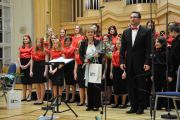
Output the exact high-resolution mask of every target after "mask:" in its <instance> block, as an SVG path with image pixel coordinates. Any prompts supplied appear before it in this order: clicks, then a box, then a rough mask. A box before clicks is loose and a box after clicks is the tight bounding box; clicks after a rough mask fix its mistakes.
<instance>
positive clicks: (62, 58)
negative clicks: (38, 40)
mask: <svg viewBox="0 0 180 120" xmlns="http://www.w3.org/2000/svg"><path fill="white" fill-rule="evenodd" d="M73 60H74V59H66V58H64V57H59V58H57V59H52V60H50V61H49V62H63V63H65V64H67V63H69V62H71V61H73Z"/></svg>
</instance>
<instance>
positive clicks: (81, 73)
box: [77, 65, 86, 88]
mask: <svg viewBox="0 0 180 120" xmlns="http://www.w3.org/2000/svg"><path fill="white" fill-rule="evenodd" d="M84 74H85V67H83V68H82V65H78V67H77V82H78V85H79V88H86V86H85V79H84Z"/></svg>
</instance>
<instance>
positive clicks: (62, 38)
mask: <svg viewBox="0 0 180 120" xmlns="http://www.w3.org/2000/svg"><path fill="white" fill-rule="evenodd" d="M64 39H65V37H61V38H60V39H59V41H60V42H61V47H62V48H64Z"/></svg>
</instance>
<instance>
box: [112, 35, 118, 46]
mask: <svg viewBox="0 0 180 120" xmlns="http://www.w3.org/2000/svg"><path fill="white" fill-rule="evenodd" d="M117 39H118V36H113V35H112V44H113V45H114V46H116V41H117Z"/></svg>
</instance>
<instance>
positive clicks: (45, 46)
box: [44, 41, 49, 49]
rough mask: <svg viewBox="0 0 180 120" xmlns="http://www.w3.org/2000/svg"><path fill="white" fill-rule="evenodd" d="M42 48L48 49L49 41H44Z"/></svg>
mask: <svg viewBox="0 0 180 120" xmlns="http://www.w3.org/2000/svg"><path fill="white" fill-rule="evenodd" d="M44 48H45V49H49V41H44Z"/></svg>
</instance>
